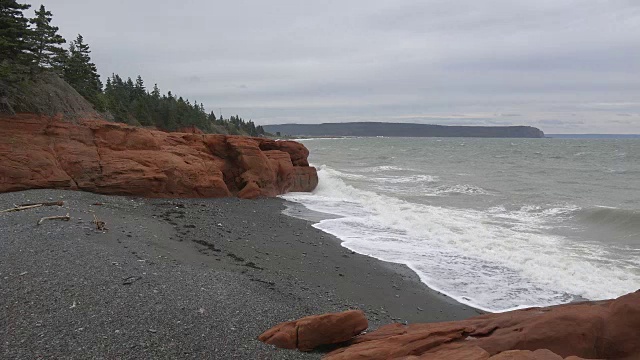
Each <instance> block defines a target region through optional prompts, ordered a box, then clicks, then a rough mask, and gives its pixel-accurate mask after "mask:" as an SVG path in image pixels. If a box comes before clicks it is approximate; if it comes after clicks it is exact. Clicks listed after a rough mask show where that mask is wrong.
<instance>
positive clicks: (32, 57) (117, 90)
mask: <svg viewBox="0 0 640 360" xmlns="http://www.w3.org/2000/svg"><path fill="white" fill-rule="evenodd" d="M30 7H31V5H28V4H20V3H18V2H17V1H15V0H0V54H2V55H3V56H2V58H0V79H4V80H5V81H6V82H8V83H9V84H19V83H21V82H25V81H30V80H32V79H33V78H34V77H35V76H37V75H38V74H39V73H42V72H43V71H49V72H53V73H55V74H57V75H58V76H60V77H61V78H62V79H64V80H65V81H66V82H67V83H69V85H71V86H72V87H73V88H74V89H75V90H76V91H77V92H78V93H79V94H80V95H82V96H83V97H84V98H85V99H87V100H88V101H89V102H90V103H91V104H93V106H94V107H95V109H96V110H97V111H99V112H103V113H104V114H105V115H106V116H107V117H112V118H113V120H115V121H119V122H124V123H128V124H132V125H141V126H155V127H157V128H160V129H164V130H169V131H171V130H176V129H180V128H185V127H191V126H195V127H197V128H199V129H200V130H202V131H204V132H226V133H229V134H242V135H251V136H260V135H264V134H265V132H264V129H263V128H262V126H256V125H255V123H254V122H253V121H251V120H249V121H245V120H244V119H242V118H240V117H239V116H238V115H235V116H231V117H230V118H228V119H224V118H223V117H222V114H220V117H219V118H218V117H216V115H215V114H214V113H213V112H210V113H207V112H206V111H205V108H204V105H203V104H202V103H198V102H197V101H194V102H193V103H191V102H190V101H189V99H186V100H185V99H183V98H182V97H181V96H176V95H174V94H172V93H171V91H168V92H167V93H166V94H161V93H160V90H159V88H158V86H157V84H155V85H154V86H153V89H152V90H151V91H148V90H147V89H146V87H145V85H144V81H143V80H142V77H141V76H139V75H138V77H137V78H136V80H135V82H134V81H133V80H132V79H131V78H127V80H123V78H122V77H120V76H119V75H117V74H112V76H111V77H109V78H107V81H106V84H104V85H103V83H102V81H101V80H100V75H99V74H98V70H97V67H96V65H95V64H94V63H93V62H92V61H91V56H90V54H91V50H90V48H89V45H88V44H87V43H86V42H85V40H84V38H83V37H82V35H78V36H77V37H76V39H75V40H73V41H71V42H70V43H69V45H68V48H66V49H65V48H64V47H63V44H65V43H66V42H67V41H66V40H65V39H64V38H63V37H62V36H61V35H60V34H58V30H59V28H58V27H56V26H53V25H52V24H51V21H52V18H53V14H52V13H51V12H50V11H48V10H47V9H46V8H45V6H44V5H40V8H39V9H38V10H36V11H35V16H34V17H33V18H30V19H29V18H25V16H24V13H23V12H24V10H27V9H29V8H30Z"/></svg>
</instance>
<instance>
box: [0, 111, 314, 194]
mask: <svg viewBox="0 0 640 360" xmlns="http://www.w3.org/2000/svg"><path fill="white" fill-rule="evenodd" d="M0 133H2V137H0V192H8V191H18V190H27V189H38V188H52V189H70V190H83V191H90V192H95V193H100V194H112V195H134V196H144V197H228V196H238V197H241V198H256V197H262V196H275V195H278V194H283V193H286V192H288V191H312V190H313V189H314V188H315V186H316V185H317V183H318V177H317V173H316V169H315V168H313V167H310V166H309V163H308V162H307V156H308V154H309V152H308V150H307V149H306V148H305V147H304V145H302V144H299V143H296V142H293V141H274V140H270V139H265V138H251V137H243V136H228V135H217V134H216V135H205V134H193V133H191V134H189V133H166V132H162V131H158V130H151V129H145V128H137V127H132V126H128V125H124V124H118V123H109V122H106V121H103V120H87V119H79V120H76V121H75V122H74V123H72V122H69V121H65V120H64V118H63V117H62V116H54V117H51V116H44V115H37V114H29V113H22V114H17V115H2V116H0Z"/></svg>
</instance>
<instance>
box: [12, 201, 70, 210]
mask: <svg viewBox="0 0 640 360" xmlns="http://www.w3.org/2000/svg"><path fill="white" fill-rule="evenodd" d="M62 205H64V201H55V202H42V203H36V204H22V205H18V206H15V207H13V208H11V209H6V210H1V211H0V213H8V212H14V211H22V210H28V209H34V208H39V207H42V206H62Z"/></svg>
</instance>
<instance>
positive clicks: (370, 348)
mask: <svg viewBox="0 0 640 360" xmlns="http://www.w3.org/2000/svg"><path fill="white" fill-rule="evenodd" d="M335 326H336V327H337V328H338V329H336V330H335V331H336V332H339V331H342V330H341V329H339V328H341V327H342V324H336V325H335ZM344 327H345V328H346V329H350V328H351V325H350V324H349V323H347V324H345V325H344ZM639 330H640V290H639V291H637V292H635V293H632V294H628V295H625V296H622V297H620V298H618V299H615V300H607V301H595V302H585V303H580V304H568V305H559V306H552V307H547V308H530V309H525V310H516V311H511V312H506V313H500V314H487V315H482V316H478V317H474V318H470V319H468V320H463V321H454V322H443V323H425V324H410V325H403V324H391V325H386V326H382V327H380V328H379V329H377V330H376V331H373V332H370V333H367V334H363V335H359V336H357V337H355V338H353V339H352V340H351V341H350V342H348V343H347V344H346V345H345V346H344V347H342V348H339V349H337V350H334V351H333V352H330V353H329V354H327V355H326V356H325V359H327V360H347V359H369V360H377V359H379V360H387V359H405V360H408V359H416V360H417V359H421V360H425V359H465V360H486V359H491V360H545V359H550V360H552V359H568V360H569V359H571V360H578V359H580V358H585V359H629V360H631V359H640V337H639V336H638V331H639ZM261 340H263V339H262V338H261ZM276 345H277V344H276Z"/></svg>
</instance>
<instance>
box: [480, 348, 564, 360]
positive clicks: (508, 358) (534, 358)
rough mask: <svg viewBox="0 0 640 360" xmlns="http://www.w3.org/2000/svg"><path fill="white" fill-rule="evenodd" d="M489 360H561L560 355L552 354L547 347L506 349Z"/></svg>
mask: <svg viewBox="0 0 640 360" xmlns="http://www.w3.org/2000/svg"><path fill="white" fill-rule="evenodd" d="M489 360H562V356H560V355H558V354H554V353H553V352H551V351H549V350H547V349H539V350H536V351H529V350H508V351H504V352H501V353H500V354H498V355H495V356H492V357H490V358H489Z"/></svg>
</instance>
